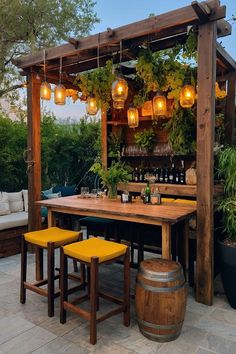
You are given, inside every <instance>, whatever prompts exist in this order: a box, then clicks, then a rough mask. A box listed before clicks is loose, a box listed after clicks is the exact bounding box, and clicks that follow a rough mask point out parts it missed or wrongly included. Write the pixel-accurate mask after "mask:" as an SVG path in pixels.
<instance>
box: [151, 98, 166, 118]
mask: <svg viewBox="0 0 236 354" xmlns="http://www.w3.org/2000/svg"><path fill="white" fill-rule="evenodd" d="M166 110H167V109H166V97H165V96H164V95H162V94H160V93H158V94H157V95H156V96H155V97H154V98H153V114H154V116H165V115H166Z"/></svg>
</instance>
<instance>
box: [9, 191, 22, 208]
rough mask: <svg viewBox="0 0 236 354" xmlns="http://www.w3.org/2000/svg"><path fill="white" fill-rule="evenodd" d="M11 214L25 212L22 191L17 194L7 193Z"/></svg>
mask: <svg viewBox="0 0 236 354" xmlns="http://www.w3.org/2000/svg"><path fill="white" fill-rule="evenodd" d="M7 195H8V200H9V205H10V211H11V213H17V212H19V211H23V210H24V204H23V194H22V191H20V192H16V193H7Z"/></svg>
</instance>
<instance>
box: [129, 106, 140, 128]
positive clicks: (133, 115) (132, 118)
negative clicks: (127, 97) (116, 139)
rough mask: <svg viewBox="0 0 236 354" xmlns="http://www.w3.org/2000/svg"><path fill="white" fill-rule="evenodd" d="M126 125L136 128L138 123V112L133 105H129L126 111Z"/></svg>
mask: <svg viewBox="0 0 236 354" xmlns="http://www.w3.org/2000/svg"><path fill="white" fill-rule="evenodd" d="M127 118H128V125H129V127H130V128H137V127H138V124H139V114H138V110H137V108H135V107H130V108H129V109H128V111H127Z"/></svg>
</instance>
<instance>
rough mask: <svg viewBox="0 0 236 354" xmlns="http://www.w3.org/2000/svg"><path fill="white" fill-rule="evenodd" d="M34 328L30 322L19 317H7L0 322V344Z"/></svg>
mask: <svg viewBox="0 0 236 354" xmlns="http://www.w3.org/2000/svg"><path fill="white" fill-rule="evenodd" d="M32 327H34V324H33V323H32V322H29V321H26V320H25V319H23V318H21V317H20V316H15V315H9V316H6V317H3V318H1V320H0V344H2V343H4V342H6V341H8V340H10V339H11V338H14V337H16V336H17V335H19V334H20V333H23V332H24V331H27V330H28V329H30V328H32Z"/></svg>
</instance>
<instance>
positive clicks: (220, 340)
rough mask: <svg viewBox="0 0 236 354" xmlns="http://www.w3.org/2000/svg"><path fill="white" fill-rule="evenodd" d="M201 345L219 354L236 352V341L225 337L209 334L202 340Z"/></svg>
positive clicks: (233, 353)
mask: <svg viewBox="0 0 236 354" xmlns="http://www.w3.org/2000/svg"><path fill="white" fill-rule="evenodd" d="M200 345H201V347H203V348H206V349H209V350H212V351H215V352H217V353H219V354H235V353H236V343H235V342H233V341H230V340H229V339H226V338H224V337H220V336H216V335H213V334H208V335H207V336H206V338H205V339H204V340H203V341H202V342H201V344H200Z"/></svg>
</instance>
